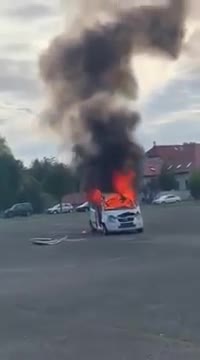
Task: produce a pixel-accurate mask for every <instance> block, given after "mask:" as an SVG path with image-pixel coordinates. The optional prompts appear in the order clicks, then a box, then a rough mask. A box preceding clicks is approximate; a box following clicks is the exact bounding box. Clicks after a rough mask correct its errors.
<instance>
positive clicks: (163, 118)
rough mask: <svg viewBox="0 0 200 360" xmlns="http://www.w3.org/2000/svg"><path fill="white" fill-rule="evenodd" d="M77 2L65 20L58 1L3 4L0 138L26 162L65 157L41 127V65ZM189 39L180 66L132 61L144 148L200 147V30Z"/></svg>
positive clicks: (146, 59)
mask: <svg viewBox="0 0 200 360" xmlns="http://www.w3.org/2000/svg"><path fill="white" fill-rule="evenodd" d="M76 1H77V0H76ZM76 1H73V2H72V0H68V1H65V2H66V4H67V5H66V6H65V8H66V9H67V10H66V11H67V15H68V16H65V18H64V16H63V7H61V4H60V3H59V0H40V1H39V0H28V1H27V0H15V2H14V1H13V0H7V1H6V2H2V3H1V4H0V54H1V55H0V69H1V71H0V93H1V97H0V135H3V136H5V137H6V139H7V140H8V143H9V145H10V146H11V148H12V150H13V152H14V154H15V156H16V157H18V158H21V159H22V160H24V161H25V162H26V163H30V161H31V160H32V159H33V158H36V157H43V156H59V155H60V154H61V148H60V146H59V141H58V140H57V139H55V138H54V137H53V136H52V134H51V133H50V132H49V133H47V132H46V130H44V129H43V128H42V127H40V124H39V116H38V114H39V112H40V111H41V109H42V106H43V104H44V102H45V93H44V91H43V89H42V86H41V83H40V80H39V77H38V65H37V63H38V57H39V54H40V53H41V51H42V49H44V48H45V47H46V46H47V45H48V42H49V41H50V39H51V38H52V37H53V36H54V35H56V34H57V33H59V32H61V31H62V29H63V28H64V23H66V22H67V19H68V21H69V19H71V18H72V14H73V13H74V12H73V11H72V10H73V6H72V3H73V4H74V5H75V4H76ZM3 3H4V4H3ZM195 21H196V22H195V23H194V24H195V29H196V25H198V23H197V21H198V20H195ZM192 24H193V23H192ZM192 30H194V27H192ZM190 35H191V37H190V42H189V43H188V44H187V46H188V47H189V48H190V52H189V53H188V52H187V53H183V55H182V56H181V58H180V60H179V61H178V62H177V63H170V62H168V61H163V60H162V61H161V60H158V59H150V58H149V57H147V56H145V57H144V56H143V57H140V58H137V59H135V60H134V66H135V69H136V75H137V76H138V81H139V86H140V90H141V101H140V103H139V106H140V110H141V112H142V115H143V122H142V123H141V126H140V128H139V129H138V138H139V139H140V142H141V143H142V144H143V145H144V146H145V148H148V147H150V146H151V145H152V143H153V141H156V142H157V143H158V144H167V143H170V144H171V143H182V142H187V141H198V142H200V71H199V70H200V45H199V44H200V42H199V40H200V36H199V32H198V30H195V32H194V31H193V32H191V34H190ZM191 40H192V41H191Z"/></svg>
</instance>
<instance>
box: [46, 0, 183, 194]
mask: <svg viewBox="0 0 200 360" xmlns="http://www.w3.org/2000/svg"><path fill="white" fill-rule="evenodd" d="M184 19H185V2H184V0H171V1H170V2H169V4H168V6H166V7H163V6H143V7H132V8H129V9H128V10H121V11H120V10H119V11H116V12H115V14H114V16H113V17H112V19H111V21H109V22H106V23H104V24H102V23H101V24H100V23H96V25H95V26H93V27H92V28H87V29H84V30H82V31H81V32H80V33H79V34H78V35H76V36H75V37H72V36H71V37H69V36H68V35H67V34H63V35H61V36H59V37H57V38H56V39H55V40H54V41H53V42H52V43H51V44H50V46H49V48H48V50H47V51H46V52H45V53H44V54H43V55H42V57H41V59H40V70H41V75H42V78H43V80H44V82H45V83H46V84H47V86H48V89H49V93H50V100H51V103H50V108H51V110H50V112H49V114H48V121H49V122H50V125H51V126H52V127H53V128H55V130H56V131H58V132H59V133H60V134H61V136H63V140H65V136H66V132H68V134H70V137H71V141H72V144H73V151H74V154H75V156H74V159H75V163H76V165H77V166H80V167H81V169H82V171H83V173H82V174H83V176H84V180H85V187H86V188H87V189H91V188H94V187H98V188H100V189H101V190H102V191H109V190H111V189H112V175H113V173H114V172H115V171H116V170H117V171H125V170H129V169H134V170H135V172H136V173H138V171H139V168H140V162H141V158H142V151H141V149H140V147H139V146H138V145H137V143H136V142H135V141H134V131H135V129H136V126H137V124H138V121H139V118H140V116H139V114H138V113H137V112H136V111H134V110H132V109H131V107H130V106H129V101H130V99H132V100H134V99H136V98H137V95H138V89H137V81H136V79H135V77H134V74H133V71H132V69H131V65H130V64H131V59H132V56H133V55H134V54H138V53H140V52H145V53H146V52H149V53H151V52H153V53H154V54H158V56H161V55H164V56H168V57H171V58H172V59H175V58H177V57H178V55H179V53H180V50H181V44H182V39H183V35H184ZM125 99H127V100H125ZM128 100H129V101H128Z"/></svg>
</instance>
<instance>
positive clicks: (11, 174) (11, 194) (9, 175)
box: [0, 152, 22, 210]
mask: <svg viewBox="0 0 200 360" xmlns="http://www.w3.org/2000/svg"><path fill="white" fill-rule="evenodd" d="M21 177H22V172H21V166H20V163H19V162H18V161H16V160H15V158H14V157H13V155H12V154H11V153H7V152H1V153H0V210H3V209H5V208H7V207H9V206H10V205H12V204H13V203H14V202H15V201H16V197H17V193H18V191H19V188H20V182H21Z"/></svg>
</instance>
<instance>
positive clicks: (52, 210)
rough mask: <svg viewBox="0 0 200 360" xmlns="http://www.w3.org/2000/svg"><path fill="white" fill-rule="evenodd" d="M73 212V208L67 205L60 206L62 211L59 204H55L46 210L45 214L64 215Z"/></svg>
mask: <svg viewBox="0 0 200 360" xmlns="http://www.w3.org/2000/svg"><path fill="white" fill-rule="evenodd" d="M72 211H73V206H72V205H71V204H69V203H67V204H62V209H61V206H60V204H57V205H55V206H53V207H52V208H49V209H48V210H47V214H61V213H62V214H66V213H71V212H72Z"/></svg>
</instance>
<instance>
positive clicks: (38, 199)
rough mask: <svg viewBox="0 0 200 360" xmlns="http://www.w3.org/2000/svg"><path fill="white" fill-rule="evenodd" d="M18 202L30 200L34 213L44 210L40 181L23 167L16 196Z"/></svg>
mask: <svg viewBox="0 0 200 360" xmlns="http://www.w3.org/2000/svg"><path fill="white" fill-rule="evenodd" d="M17 201H18V202H30V203H31V204H32V206H33V210H34V212H35V213H41V212H42V211H43V210H44V197H43V194H42V191H41V185H40V183H39V182H38V181H37V180H36V179H35V178H34V177H33V176H31V175H30V174H29V171H28V170H25V169H24V173H23V176H22V180H21V186H20V190H19V193H18V197H17Z"/></svg>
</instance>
